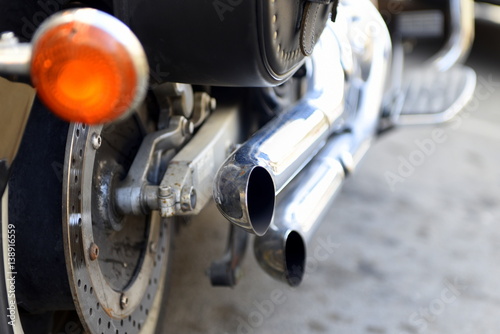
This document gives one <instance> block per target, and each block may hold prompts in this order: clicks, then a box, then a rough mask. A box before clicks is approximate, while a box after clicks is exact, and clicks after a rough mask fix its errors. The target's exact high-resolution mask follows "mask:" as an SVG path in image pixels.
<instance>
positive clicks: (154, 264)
mask: <svg viewBox="0 0 500 334" xmlns="http://www.w3.org/2000/svg"><path fill="white" fill-rule="evenodd" d="M156 265H157V263H156V260H154V261H153V266H154V267H155V268H156Z"/></svg>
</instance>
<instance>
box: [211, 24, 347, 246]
mask: <svg viewBox="0 0 500 334" xmlns="http://www.w3.org/2000/svg"><path fill="white" fill-rule="evenodd" d="M340 59H341V56H340V51H339V42H338V40H337V39H336V36H335V32H334V31H333V29H332V28H331V26H329V27H327V29H325V31H324V32H323V34H322V36H321V38H320V40H319V41H318V44H317V45H316V48H315V51H314V54H313V56H312V59H310V60H309V63H307V64H306V65H307V66H308V71H307V72H308V75H309V77H308V87H309V91H308V92H307V93H306V95H305V97H304V99H302V100H301V101H300V102H299V103H298V104H297V105H295V106H293V107H292V108H291V109H289V110H288V111H285V112H284V113H283V114H281V115H280V116H278V117H277V118H275V119H274V120H272V121H270V122H269V123H268V124H267V125H266V126H265V127H263V128H262V129H260V130H259V131H257V133H255V135H254V136H253V137H251V138H250V139H249V140H248V141H247V142H245V143H244V144H243V145H242V146H241V147H240V148H238V149H237V150H236V151H235V152H234V153H233V154H232V155H231V156H230V157H229V158H228V159H227V160H226V161H225V162H224V164H223V165H222V166H221V167H220V169H219V171H218V173H217V175H216V178H215V185H214V199H215V202H216V203H217V206H218V208H219V210H220V211H221V213H222V214H223V215H224V216H225V217H226V218H227V219H228V220H229V221H231V222H232V223H233V224H236V225H237V226H239V227H241V228H243V229H245V230H246V231H248V232H251V233H254V234H256V235H259V236H260V235H264V233H266V231H267V229H268V228H269V226H270V224H271V221H272V219H273V215H274V207H275V197H276V195H277V194H278V193H279V192H280V191H281V190H282V189H283V188H284V187H285V186H286V185H287V184H288V183H289V182H290V181H291V179H292V178H293V177H294V176H295V175H296V174H297V173H298V172H299V171H300V170H301V169H302V168H303V167H304V166H305V165H306V164H307V163H308V162H309V161H310V160H311V159H312V158H313V157H314V155H315V154H316V153H317V152H318V151H319V150H320V149H321V147H322V146H324V144H325V142H326V140H327V138H328V136H329V135H330V134H331V132H332V129H334V127H335V122H336V121H337V120H339V118H340V116H341V115H342V113H343V111H344V100H343V95H344V70H343V68H342V65H341V61H340Z"/></svg>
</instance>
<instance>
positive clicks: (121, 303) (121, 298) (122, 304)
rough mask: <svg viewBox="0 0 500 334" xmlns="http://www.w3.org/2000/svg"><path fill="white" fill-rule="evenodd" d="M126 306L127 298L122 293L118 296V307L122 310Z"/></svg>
mask: <svg viewBox="0 0 500 334" xmlns="http://www.w3.org/2000/svg"><path fill="white" fill-rule="evenodd" d="M127 305H128V297H127V296H125V294H124V293H122V295H121V296H120V307H121V308H122V310H124V309H125V308H126V307H127Z"/></svg>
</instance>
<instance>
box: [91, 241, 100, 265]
mask: <svg viewBox="0 0 500 334" xmlns="http://www.w3.org/2000/svg"><path fill="white" fill-rule="evenodd" d="M89 257H90V260H91V261H95V260H97V258H98V257H99V247H98V246H97V245H96V244H95V243H92V244H91V245H90V248H89Z"/></svg>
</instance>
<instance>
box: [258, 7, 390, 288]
mask: <svg viewBox="0 0 500 334" xmlns="http://www.w3.org/2000/svg"><path fill="white" fill-rule="evenodd" d="M343 5H348V6H350V7H351V8H350V10H351V11H350V12H351V13H357V14H359V15H360V16H357V18H358V19H357V20H350V18H347V19H346V21H348V22H351V24H349V25H347V27H348V29H347V31H349V34H351V35H354V36H358V37H359V36H362V37H363V38H361V39H358V40H357V41H356V40H355V41H354V42H355V43H354V44H356V45H354V46H355V47H352V49H350V50H348V51H349V52H350V51H351V50H352V53H353V54H354V58H353V60H354V62H355V63H356V64H355V65H356V66H357V69H356V68H354V71H352V73H354V75H350V77H351V80H353V81H355V82H356V84H355V85H353V86H351V88H354V91H355V92H356V91H357V93H356V94H354V95H355V96H359V98H358V99H357V100H356V101H355V102H354V104H355V106H356V110H355V112H354V114H353V115H354V116H355V117H353V118H351V119H350V121H349V122H348V124H346V128H347V129H349V130H350V131H349V132H345V133H343V134H336V135H333V136H332V137H331V138H330V139H329V141H328V142H327V143H326V145H325V147H324V148H323V150H322V151H320V152H319V153H318V155H317V156H316V157H314V158H313V160H312V161H311V162H310V163H309V164H308V165H307V166H306V167H305V169H304V170H302V171H301V172H300V173H299V174H298V175H297V177H296V178H295V179H294V180H293V181H292V182H290V184H289V185H288V186H287V187H286V188H285V190H284V191H283V192H282V193H280V194H279V196H278V204H277V206H276V214H275V219H274V221H273V223H272V225H271V228H270V229H269V231H267V233H266V234H265V235H264V236H262V237H256V238H255V242H254V254H255V257H256V259H257V261H258V263H259V265H260V266H261V267H262V269H264V271H266V272H267V273H268V274H269V275H270V276H272V277H273V278H275V279H277V280H280V281H283V282H285V283H287V284H288V285H290V286H297V285H299V284H300V283H301V281H302V279H303V277H304V275H305V272H306V260H307V245H308V243H309V241H310V239H311V237H312V235H313V234H314V232H315V231H316V230H317V228H318V226H319V223H320V222H321V220H322V217H323V215H324V213H325V212H326V211H327V209H328V208H329V207H330V204H331V202H332V200H333V199H334V198H335V195H336V194H337V193H338V191H339V189H340V188H341V186H342V184H343V181H344V179H345V177H346V176H347V175H348V174H350V173H352V172H353V171H354V169H355V168H356V166H357V165H358V164H359V162H360V160H361V159H362V158H363V156H364V155H365V153H366V152H367V150H368V148H369V147H370V145H371V142H372V141H373V140H374V138H375V135H376V133H377V129H378V125H379V121H380V113H381V109H382V101H383V97H384V92H385V84H386V78H388V73H389V68H390V67H389V64H390V55H391V48H392V46H391V39H390V36H389V33H388V31H387V28H386V26H385V24H384V22H383V20H382V19H381V17H380V14H379V13H378V11H377V10H376V8H374V7H373V6H372V5H371V4H370V3H369V1H360V0H356V1H354V0H352V1H351V0H344V1H341V6H343ZM341 12H342V11H341V9H340V8H339V14H341ZM348 12H349V11H348ZM357 14H356V15H357ZM339 18H342V16H341V15H339V17H338V19H339ZM344 19H345V18H344ZM338 23H339V22H337V23H335V24H338ZM377 27H378V28H377ZM375 28H377V29H375ZM369 32H372V34H371V35H370V34H368V33H369ZM340 36H342V35H340ZM344 36H345V35H344ZM339 39H340V40H341V45H342V46H343V47H344V46H345V47H346V48H347V49H349V45H348V44H349V42H348V41H346V42H342V39H341V37H339ZM356 42H358V43H359V42H363V43H366V44H365V45H363V44H357V43H356ZM360 46H362V47H360ZM343 51H345V49H343ZM349 52H348V53H349ZM359 69H361V75H359V74H360V71H359ZM346 72H347V73H349V71H346ZM355 73H358V74H357V75H355ZM354 76H355V77H356V78H354ZM350 103H351V104H352V103H353V101H350Z"/></svg>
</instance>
